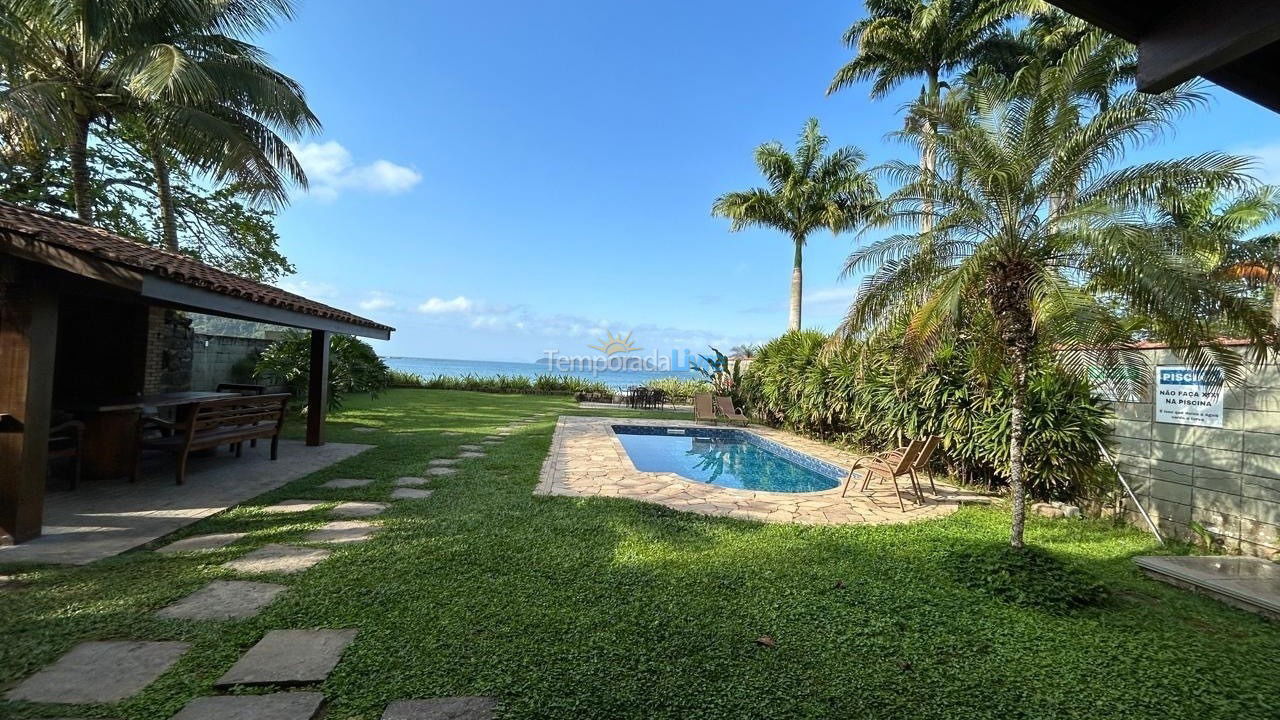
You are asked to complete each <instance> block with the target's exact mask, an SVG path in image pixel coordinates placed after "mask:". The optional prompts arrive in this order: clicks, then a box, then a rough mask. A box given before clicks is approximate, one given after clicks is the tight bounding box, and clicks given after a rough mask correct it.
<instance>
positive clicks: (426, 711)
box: [382, 697, 498, 720]
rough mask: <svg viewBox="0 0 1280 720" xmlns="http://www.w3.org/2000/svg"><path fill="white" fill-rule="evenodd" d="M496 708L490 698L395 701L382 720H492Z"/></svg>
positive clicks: (389, 706) (495, 703)
mask: <svg viewBox="0 0 1280 720" xmlns="http://www.w3.org/2000/svg"><path fill="white" fill-rule="evenodd" d="M497 706H498V703H497V701H496V700H494V699H493V698H490V697H444V698H432V699H430V700H397V701H395V702H393V703H391V704H390V705H388V706H387V710H386V712H384V713H382V720H492V718H493V711H494V709H495V708H497Z"/></svg>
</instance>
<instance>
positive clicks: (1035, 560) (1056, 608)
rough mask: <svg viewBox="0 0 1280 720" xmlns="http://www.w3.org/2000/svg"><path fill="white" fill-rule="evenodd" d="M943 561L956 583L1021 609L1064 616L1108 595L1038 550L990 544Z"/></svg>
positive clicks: (1056, 559)
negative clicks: (945, 562) (987, 546)
mask: <svg viewBox="0 0 1280 720" xmlns="http://www.w3.org/2000/svg"><path fill="white" fill-rule="evenodd" d="M946 560H947V562H948V566H947V567H948V570H949V572H951V573H952V575H953V577H954V578H955V580H956V582H958V583H959V584H961V585H963V586H965V587H967V588H969V589H971V590H976V591H978V592H981V593H983V594H985V595H989V596H991V597H993V598H995V599H997V600H999V601H1001V602H1006V603H1009V604H1010V605H1016V606H1018V607H1022V608H1028V609H1032V610H1042V611H1045V612H1050V613H1056V614H1063V613H1067V612H1070V611H1072V610H1076V609H1079V608H1083V607H1089V606H1091V605H1097V604H1099V603H1101V602H1102V601H1103V600H1105V599H1106V597H1107V590H1106V588H1105V587H1104V586H1103V585H1102V584H1101V583H1099V582H1097V581H1096V580H1094V579H1093V578H1092V577H1090V576H1089V575H1087V574H1085V573H1084V572H1083V571H1081V570H1079V569H1077V568H1075V567H1072V566H1070V565H1067V564H1065V563H1063V562H1062V561H1061V560H1059V559H1058V558H1056V557H1054V556H1053V555H1050V554H1049V553H1047V552H1045V551H1043V550H1040V549H1038V548H1032V547H1025V548H1013V547H1009V546H1008V545H1003V544H1002V545H993V546H991V547H989V548H984V549H981V550H968V551H956V552H951V553H947V555H946Z"/></svg>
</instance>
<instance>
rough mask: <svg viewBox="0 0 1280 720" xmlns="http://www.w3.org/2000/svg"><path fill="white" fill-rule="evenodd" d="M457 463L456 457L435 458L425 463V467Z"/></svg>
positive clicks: (446, 465)
mask: <svg viewBox="0 0 1280 720" xmlns="http://www.w3.org/2000/svg"><path fill="white" fill-rule="evenodd" d="M457 464H458V458H436V459H435V460H432V461H431V462H429V463H427V467H448V466H450V465H457Z"/></svg>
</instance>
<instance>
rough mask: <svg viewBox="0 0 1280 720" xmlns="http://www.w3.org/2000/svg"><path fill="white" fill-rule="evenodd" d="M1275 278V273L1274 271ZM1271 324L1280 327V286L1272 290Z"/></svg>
mask: <svg viewBox="0 0 1280 720" xmlns="http://www.w3.org/2000/svg"><path fill="white" fill-rule="evenodd" d="M1272 276H1273V277H1275V276H1276V273H1275V271H1272ZM1271 324H1272V325H1275V326H1277V327H1280V285H1276V286H1274V287H1272V289H1271Z"/></svg>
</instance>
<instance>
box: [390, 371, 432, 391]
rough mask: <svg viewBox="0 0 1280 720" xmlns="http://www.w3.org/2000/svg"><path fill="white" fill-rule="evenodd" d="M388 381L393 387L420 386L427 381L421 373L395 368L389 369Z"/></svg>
mask: <svg viewBox="0 0 1280 720" xmlns="http://www.w3.org/2000/svg"><path fill="white" fill-rule="evenodd" d="M387 383H388V384H389V385H390V386H391V387H399V388H420V387H424V386H425V385H426V383H427V381H426V380H424V379H423V378H422V376H421V375H419V374H417V373H411V372H408V371H406V370H396V369H394V368H392V369H390V370H388V371H387Z"/></svg>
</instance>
